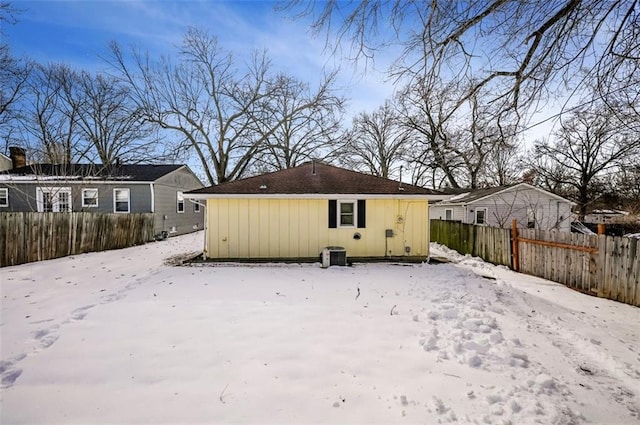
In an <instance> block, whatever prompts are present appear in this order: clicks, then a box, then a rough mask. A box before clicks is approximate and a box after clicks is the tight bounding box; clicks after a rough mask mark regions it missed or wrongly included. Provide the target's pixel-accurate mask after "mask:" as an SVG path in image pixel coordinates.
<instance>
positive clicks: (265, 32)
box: [3, 0, 393, 115]
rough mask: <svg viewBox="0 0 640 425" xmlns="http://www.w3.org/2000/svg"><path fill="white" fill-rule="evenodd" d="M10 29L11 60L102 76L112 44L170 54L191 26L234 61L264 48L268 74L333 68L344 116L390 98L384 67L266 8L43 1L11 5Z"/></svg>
mask: <svg viewBox="0 0 640 425" xmlns="http://www.w3.org/2000/svg"><path fill="white" fill-rule="evenodd" d="M10 1H11V0H10ZM11 3H12V5H13V7H14V8H15V9H19V10H21V12H20V13H19V14H18V15H17V19H18V22H17V24H16V25H8V26H5V27H4V28H3V31H4V36H5V37H6V41H8V44H9V45H10V46H11V49H12V52H13V54H14V55H16V56H22V55H26V56H28V57H30V58H32V59H35V60H36V61H38V62H41V63H48V62H64V63H66V64H69V65H71V66H73V67H76V68H79V69H85V70H88V71H94V72H96V71H101V70H103V69H104V68H105V64H104V62H103V61H102V60H101V59H100V56H101V55H105V54H106V46H107V43H108V42H109V41H111V40H115V41H118V42H120V43H121V44H123V45H129V44H134V45H136V46H138V47H140V48H141V49H142V50H147V51H149V52H150V53H151V54H152V55H160V54H167V53H172V52H174V51H175V49H174V46H177V45H179V44H180V42H181V39H182V36H183V34H184V33H185V31H186V29H187V28H188V27H190V26H193V27H198V28H203V29H206V30H207V31H209V33H210V34H212V35H215V36H217V37H218V40H219V42H220V43H221V44H222V45H223V46H224V47H225V48H227V49H229V50H231V51H233V52H234V55H237V56H238V57H242V58H244V57H248V55H249V53H250V52H251V51H252V50H254V49H263V48H267V49H268V52H269V56H270V57H271V59H272V61H273V70H274V71H286V72H287V73H289V74H292V75H294V76H296V77H297V78H299V79H300V80H302V81H306V82H309V83H311V84H315V83H317V82H318V81H319V79H320V78H321V76H322V75H323V72H324V71H325V70H331V69H333V68H334V67H337V66H339V67H340V69H341V72H340V78H339V81H338V83H339V87H340V88H343V89H344V95H345V96H346V97H347V98H350V99H351V101H350V104H349V109H348V115H354V114H355V113H357V112H359V111H362V110H373V109H374V108H376V107H378V106H379V105H381V104H382V103H383V102H384V100H385V99H386V98H388V97H389V96H391V94H392V90H393V87H392V84H390V83H388V84H387V83H385V82H384V75H383V73H382V72H378V71H377V70H376V69H378V70H380V71H384V70H385V69H386V66H388V63H389V62H385V60H384V58H381V57H378V58H376V60H377V62H376V63H375V64H374V67H371V66H368V67H367V72H366V74H365V73H364V67H363V66H362V65H360V66H359V67H355V66H354V65H353V64H352V63H351V62H349V61H343V60H342V59H341V58H339V57H335V56H332V55H331V54H330V53H329V52H326V51H325V49H324V38H323V37H322V36H321V37H319V38H317V39H314V38H313V37H312V36H311V35H310V32H309V26H308V22H307V21H302V20H293V19H291V17H290V16H288V15H291V14H288V15H287V14H284V13H282V12H276V11H274V9H273V5H274V2H272V1H267V0H265V1H240V0H235V1H219V0H209V1H206V0H182V1H180V0H171V1H169V0H75V1H72V0H48V1H39V0H35V1H24V0H13V1H11Z"/></svg>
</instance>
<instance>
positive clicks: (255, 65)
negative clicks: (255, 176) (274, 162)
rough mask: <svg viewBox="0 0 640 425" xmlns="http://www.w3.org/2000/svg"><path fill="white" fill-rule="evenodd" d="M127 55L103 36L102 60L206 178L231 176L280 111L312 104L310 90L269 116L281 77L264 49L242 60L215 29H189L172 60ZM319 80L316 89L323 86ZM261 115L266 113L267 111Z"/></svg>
mask: <svg viewBox="0 0 640 425" xmlns="http://www.w3.org/2000/svg"><path fill="white" fill-rule="evenodd" d="M130 59H131V61H132V63H133V65H129V63H130V61H129V58H128V57H127V56H126V55H125V52H123V50H122V49H121V47H120V46H118V45H117V44H115V43H113V44H111V56H110V58H109V59H108V61H109V63H110V64H111V65H112V66H113V67H114V69H115V70H116V72H117V74H118V77H119V78H120V79H121V80H122V81H123V82H125V83H126V84H127V85H128V87H129V88H130V90H131V94H132V96H133V98H134V99H135V102H136V104H137V106H138V107H139V108H140V110H141V111H142V112H143V113H144V116H145V119H146V120H148V121H149V122H152V123H154V124H157V125H159V126H160V127H162V128H163V129H168V130H172V131H174V132H176V133H177V134H178V135H180V138H181V141H180V144H179V146H178V147H177V149H181V150H185V151H192V152H195V153H196V155H197V157H198V159H199V160H200V163H201V165H202V168H203V171H204V173H205V175H206V178H207V180H208V182H209V183H210V184H215V183H222V182H225V181H228V180H233V179H235V178H238V177H240V176H242V175H243V173H245V171H246V170H247V168H248V167H249V166H250V165H251V163H252V159H253V158H254V157H255V155H256V154H257V153H258V152H260V151H261V150H262V149H263V148H264V145H265V143H266V141H267V140H269V139H270V138H271V136H272V135H273V134H274V133H275V132H276V130H278V129H279V128H280V126H281V125H282V124H283V123H284V122H285V121H286V120H287V119H288V117H292V116H298V114H300V113H301V112H302V111H311V110H313V109H314V108H317V107H318V102H317V98H315V97H314V98H311V99H308V100H307V101H303V102H300V103H299V104H296V105H295V106H293V107H292V108H291V109H290V110H289V111H288V112H287V113H286V114H282V115H281V116H280V117H278V118H276V119H273V118H274V116H270V117H269V116H266V115H265V114H266V112H265V111H269V108H270V106H272V105H270V102H271V100H272V99H273V98H274V96H275V95H276V94H277V93H279V92H280V91H281V90H282V86H281V83H283V82H287V79H281V78H271V77H270V76H269V69H270V62H269V59H268V57H267V55H266V52H261V53H258V52H256V53H254V54H253V56H252V58H251V61H250V62H249V63H247V64H245V66H244V68H238V66H237V62H236V61H235V60H234V58H233V57H232V55H231V54H230V53H229V52H227V51H226V50H225V49H223V48H222V47H221V46H220V45H219V44H218V42H217V39H216V38H215V37H212V36H210V35H209V34H207V33H206V32H204V31H201V30H197V29H190V30H189V31H188V32H187V34H186V35H185V37H184V40H183V44H182V47H181V49H180V51H179V55H178V61H177V62H176V63H174V62H173V61H172V60H171V59H169V58H162V59H160V60H159V61H156V62H154V61H151V60H150V59H149V57H148V55H145V54H143V53H141V52H139V51H136V50H132V52H131V58H130ZM330 85H331V80H325V81H324V82H323V83H322V84H321V86H320V88H319V89H318V90H317V91H316V95H319V96H324V95H325V94H326V93H328V92H329V91H330V90H329V88H328V87H329V86H330ZM268 118H269V119H268Z"/></svg>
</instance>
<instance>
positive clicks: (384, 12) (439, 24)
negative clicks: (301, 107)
mask: <svg viewBox="0 0 640 425" xmlns="http://www.w3.org/2000/svg"><path fill="white" fill-rule="evenodd" d="M638 6H639V1H638V0H612V1H599V0H563V1H547V0H532V1H520V0H491V1H483V0H482V1H481V0H473V1H468V2H464V3H461V4H458V3H453V4H452V2H450V1H443V0H434V1H430V2H424V1H421V0H407V1H391V0H369V1H363V2H342V1H337V0H330V1H324V0H323V1H313V2H306V1H301V0H290V1H284V2H283V3H282V4H281V6H280V7H281V8H283V9H285V10H288V11H293V12H294V13H298V14H299V15H304V16H311V18H312V20H313V22H312V28H313V29H314V31H315V32H316V33H320V32H322V31H325V30H326V32H327V41H328V44H332V42H333V41H334V40H335V44H334V47H335V48H336V49H337V48H338V47H340V46H343V45H344V44H350V46H351V52H352V56H353V57H354V58H356V59H358V58H363V57H365V58H371V57H374V56H375V54H376V52H377V51H378V50H379V49H382V48H384V47H385V46H387V45H390V44H393V45H400V46H401V47H402V50H401V52H402V53H401V54H400V55H399V57H398V58H397V61H396V64H395V66H394V69H393V70H392V72H393V73H395V74H396V75H399V76H409V77H414V76H425V75H440V76H441V77H442V78H447V75H454V76H455V77H454V78H458V77H459V76H465V77H466V78H468V79H469V81H473V82H474V84H473V85H471V86H469V89H468V90H467V94H468V95H472V94H473V93H475V92H477V91H478V90H480V89H488V91H489V93H491V94H492V98H491V99H488V101H490V102H491V101H493V102H495V103H496V104H500V110H501V111H502V112H507V111H515V112H517V113H518V114H521V113H522V112H526V111H527V109H528V108H529V107H531V106H532V105H534V104H535V103H534V102H535V101H536V100H538V99H541V98H544V97H546V96H547V95H548V92H549V91H552V90H553V91H555V90H559V89H563V88H564V86H563V85H564V84H565V83H570V84H571V85H572V86H573V87H569V88H570V89H573V88H575V86H576V85H578V84H580V81H576V80H575V78H574V76H575V73H576V71H577V70H579V69H581V68H583V67H589V68H590V78H595V76H606V75H611V74H617V73H618V71H620V69H621V63H625V62H637V60H638V57H639V56H640V55H638V36H639V34H640V33H639V31H638V27H639V23H640V22H639V21H640V7H638ZM614 59H615V60H614ZM496 106H497V105H496ZM499 118H502V114H501V115H499Z"/></svg>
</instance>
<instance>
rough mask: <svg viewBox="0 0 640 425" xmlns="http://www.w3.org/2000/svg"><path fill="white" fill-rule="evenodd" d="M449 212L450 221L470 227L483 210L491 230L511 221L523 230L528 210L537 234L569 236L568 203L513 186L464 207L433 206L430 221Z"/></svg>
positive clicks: (569, 204)
mask: <svg viewBox="0 0 640 425" xmlns="http://www.w3.org/2000/svg"><path fill="white" fill-rule="evenodd" d="M447 208H452V209H453V213H454V220H460V221H462V222H463V223H467V224H474V223H475V218H476V211H477V210H478V209H481V208H484V209H486V211H487V213H486V223H485V224H486V225H487V226H492V227H510V226H511V221H512V220H513V219H514V218H515V219H516V220H518V227H521V228H522V227H527V225H528V221H529V212H528V211H529V210H531V211H532V213H531V214H532V215H533V216H532V217H533V218H535V228H537V229H541V230H549V229H558V230H561V231H567V232H569V231H570V229H571V218H570V216H571V203H570V202H568V201H566V200H562V199H559V198H557V197H556V196H554V195H552V194H547V193H545V192H543V191H540V190H536V189H533V188H528V187H522V186H514V187H513V188H510V189H508V190H505V191H503V192H500V193H496V194H493V195H490V196H488V197H486V198H483V199H480V200H478V201H476V202H471V203H469V204H467V205H463V204H458V205H446V204H443V205H433V206H431V210H430V215H431V217H432V218H440V217H442V219H443V220H444V218H445V210H446V209H447Z"/></svg>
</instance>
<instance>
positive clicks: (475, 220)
mask: <svg viewBox="0 0 640 425" xmlns="http://www.w3.org/2000/svg"><path fill="white" fill-rule="evenodd" d="M478 211H483V212H484V218H483V220H482V223H478ZM474 215H475V218H474V220H473V224H475V225H477V226H486V225H487V208H476V210H475V212H474Z"/></svg>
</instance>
